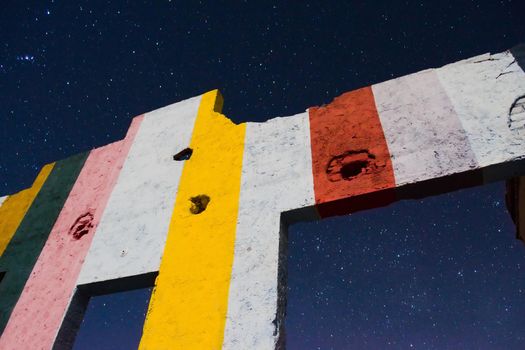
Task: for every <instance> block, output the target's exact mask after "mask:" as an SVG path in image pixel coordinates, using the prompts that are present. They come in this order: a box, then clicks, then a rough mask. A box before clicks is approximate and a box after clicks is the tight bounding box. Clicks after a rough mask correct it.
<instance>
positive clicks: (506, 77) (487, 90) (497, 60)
mask: <svg viewBox="0 0 525 350" xmlns="http://www.w3.org/2000/svg"><path fill="white" fill-rule="evenodd" d="M437 75H438V77H439V80H440V81H441V83H442V85H443V86H444V88H445V91H446V93H447V95H448V96H449V98H450V100H451V101H452V104H453V106H454V109H455V111H456V113H457V115H458V116H459V119H460V121H461V126H462V128H464V130H465V133H466V135H467V137H468V142H469V143H470V145H471V147H472V150H473V153H474V156H475V158H476V163H477V166H478V167H487V166H490V165H494V164H498V163H503V162H510V161H512V160H516V159H520V158H523V150H524V149H525V131H524V129H523V128H519V126H520V125H513V123H511V119H510V115H509V114H510V110H511V107H512V105H513V103H514V101H516V100H517V99H518V98H519V97H520V96H524V95H525V74H524V73H523V70H522V69H521V68H520V67H519V65H518V64H517V62H516V60H515V59H514V57H513V56H512V54H511V53H510V52H504V53H500V54H496V55H489V54H486V55H481V56H478V57H474V58H471V59H468V60H465V61H460V62H457V63H453V64H450V65H447V66H444V67H442V68H440V69H438V70H437ZM523 117H524V119H525V113H524V115H523ZM460 160H462V159H461V158H460ZM487 175H488V178H487ZM499 175H500V176H501V175H502V174H501V172H500V173H499ZM494 176H495V177H494ZM485 177H486V181H494V180H497V179H498V178H497V177H498V174H496V175H490V174H486V175H485ZM500 179H501V178H500Z"/></svg>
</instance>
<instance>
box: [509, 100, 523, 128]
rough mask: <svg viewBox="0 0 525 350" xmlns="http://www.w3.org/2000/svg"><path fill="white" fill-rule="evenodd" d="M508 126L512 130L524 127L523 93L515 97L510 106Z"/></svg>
mask: <svg viewBox="0 0 525 350" xmlns="http://www.w3.org/2000/svg"><path fill="white" fill-rule="evenodd" d="M508 126H509V128H510V129H511V130H512V131H514V130H523V129H525V95H523V96H520V97H518V98H516V99H515V100H514V102H513V103H512V105H511V106H510V108H509V119H508Z"/></svg>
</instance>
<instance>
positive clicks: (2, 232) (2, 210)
mask: <svg viewBox="0 0 525 350" xmlns="http://www.w3.org/2000/svg"><path fill="white" fill-rule="evenodd" d="M53 166H54V163H52V164H48V165H45V166H44V167H43V168H42V170H40V173H39V174H38V176H37V177H36V179H35V181H34V182H33V185H32V186H31V187H30V188H28V189H25V190H23V191H20V192H18V193H15V194H12V195H10V196H5V197H3V198H4V200H3V201H2V206H1V207H0V257H1V256H2V255H3V254H4V251H5V249H6V247H7V245H8V244H9V242H10V241H11V238H13V235H14V234H15V232H16V230H17V229H18V226H19V225H20V223H21V222H22V219H23V218H24V216H25V215H26V213H27V210H28V209H29V207H30V206H31V204H32V203H33V200H34V199H35V197H36V195H37V194H38V192H39V191H40V189H41V188H42V185H43V184H44V182H45V181H46V179H47V177H48V176H49V174H50V173H51V170H52V169H53Z"/></svg>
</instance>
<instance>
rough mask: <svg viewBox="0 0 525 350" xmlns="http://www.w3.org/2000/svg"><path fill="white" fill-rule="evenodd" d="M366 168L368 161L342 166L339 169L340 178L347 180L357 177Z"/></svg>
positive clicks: (357, 161)
mask: <svg viewBox="0 0 525 350" xmlns="http://www.w3.org/2000/svg"><path fill="white" fill-rule="evenodd" d="M367 166H368V161H366V160H356V161H353V162H349V163H346V164H344V165H343V166H342V167H341V170H340V172H341V176H342V177H343V179H345V180H346V179H349V178H351V177H354V176H357V175H359V174H361V172H363V170H364V169H365V168H366V167H367Z"/></svg>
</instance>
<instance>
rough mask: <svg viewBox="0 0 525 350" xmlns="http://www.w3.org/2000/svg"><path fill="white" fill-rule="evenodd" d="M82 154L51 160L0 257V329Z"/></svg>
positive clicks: (63, 198) (66, 194) (43, 239)
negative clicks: (44, 177)
mask: <svg viewBox="0 0 525 350" xmlns="http://www.w3.org/2000/svg"><path fill="white" fill-rule="evenodd" d="M86 157H87V154H79V155H76V156H73V157H70V158H67V159H65V160H61V161H58V162H57V163H56V164H55V166H54V167H53V170H52V171H51V174H49V176H48V178H47V180H46V181H45V183H44V185H43V186H42V188H41V190H40V191H39V192H38V195H37V196H36V198H35V200H34V201H33V203H32V205H31V207H30V209H29V210H28V211H27V213H26V215H25V216H24V219H23V220H22V222H21V223H20V226H19V227H18V229H17V230H16V232H15V234H14V236H13V238H12V239H11V242H10V243H9V246H8V247H7V249H6V250H5V252H4V254H3V255H2V257H1V258H0V271H6V274H5V276H4V278H3V279H2V283H0V295H1V298H0V330H1V331H2V332H3V330H4V328H5V326H6V324H7V321H8V319H9V317H10V315H11V311H12V310H13V307H14V306H15V304H16V302H17V300H18V298H19V297H20V294H21V293H22V290H23V288H24V285H25V283H26V281H27V279H28V277H29V274H30V273H31V271H32V269H33V267H34V265H35V263H36V260H37V258H38V256H39V255H40V252H41V251H42V248H43V246H44V244H45V243H46V240H47V238H48V236H49V233H50V231H51V228H52V227H53V225H54V223H55V220H56V219H57V217H58V214H59V213H60V211H61V210H62V207H63V205H64V202H65V201H66V198H67V197H68V195H69V192H70V190H71V188H72V187H73V184H74V183H75V181H76V179H77V175H78V173H79V172H80V170H81V169H82V166H83V164H84V161H85V160H86Z"/></svg>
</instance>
